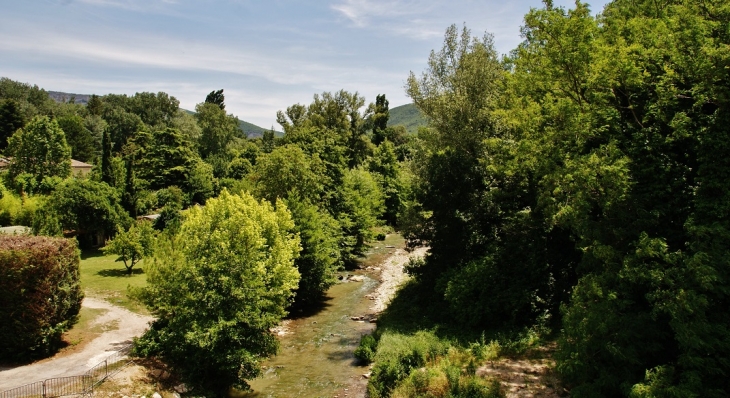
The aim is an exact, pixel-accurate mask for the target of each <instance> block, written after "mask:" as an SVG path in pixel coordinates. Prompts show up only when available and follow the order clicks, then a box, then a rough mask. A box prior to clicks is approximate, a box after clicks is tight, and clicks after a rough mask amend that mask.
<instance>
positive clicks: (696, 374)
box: [406, 0, 730, 397]
mask: <svg viewBox="0 0 730 398" xmlns="http://www.w3.org/2000/svg"><path fill="white" fill-rule="evenodd" d="M729 17H730V13H728V6H727V5H726V4H724V3H721V2H693V1H681V0H676V1H667V2H660V3H657V2H649V1H646V2H644V1H639V2H636V1H622V0H616V1H613V2H611V3H609V4H608V5H607V6H606V8H605V9H604V11H603V13H602V14H600V15H599V16H597V17H594V16H592V15H591V13H590V11H589V9H588V7H587V5H585V4H582V3H577V4H576V6H575V8H574V9H571V10H566V9H563V8H557V7H554V6H553V5H552V2H550V1H546V2H545V7H544V8H542V9H534V10H532V11H530V13H528V14H527V15H526V17H525V25H524V27H523V30H522V33H523V37H524V39H525V40H524V42H523V43H522V44H520V46H519V47H518V48H517V49H515V50H514V51H513V52H512V53H511V54H510V56H509V57H506V58H505V59H503V60H500V59H499V58H498V57H497V55H496V52H495V51H494V49H493V46H492V43H491V38H490V37H489V36H486V37H484V38H472V37H471V34H470V33H469V31H468V30H467V29H466V28H465V29H463V30H462V31H461V32H459V31H458V30H457V29H456V27H452V28H450V29H449V30H448V31H447V34H446V39H445V42H444V47H443V49H442V50H440V51H438V52H433V53H432V54H431V57H430V58H429V66H428V69H427V70H426V72H425V73H424V74H423V75H422V76H421V77H417V76H416V75H411V77H410V78H409V80H408V84H407V91H408V94H409V95H410V96H411V97H412V98H413V100H414V103H415V105H416V106H417V107H418V108H419V109H420V110H421V111H422V112H423V113H424V114H425V115H426V116H427V117H428V118H429V120H430V122H431V127H430V128H429V129H428V130H424V131H422V132H421V133H420V134H419V138H420V139H421V140H420V143H419V145H418V146H416V147H415V149H416V152H415V154H414V159H415V161H414V162H413V163H412V166H413V170H414V173H415V176H416V185H415V187H414V188H415V191H414V192H415V195H416V198H417V203H416V205H415V206H411V207H410V208H411V210H412V211H411V212H410V213H409V217H408V218H407V221H408V225H407V226H406V231H408V233H409V237H410V239H411V242H412V244H417V243H423V242H425V243H428V244H430V245H431V252H430V255H429V257H428V258H427V259H426V261H425V262H422V263H414V264H413V266H412V267H410V272H411V273H412V274H413V275H415V276H416V281H417V283H418V284H419V286H420V289H418V290H419V291H420V292H421V293H419V294H420V295H421V296H422V300H424V304H423V305H425V306H427V307H428V306H432V307H434V308H443V307H447V308H449V309H450V312H449V315H448V316H446V317H444V318H445V319H446V320H448V322H454V323H456V324H459V325H464V326H470V327H472V328H475V329H477V330H479V329H488V330H494V329H495V328H497V329H511V328H521V327H530V326H533V325H546V326H552V327H553V328H554V329H555V330H561V333H560V334H559V349H558V354H557V359H558V370H559V371H560V373H561V374H562V376H563V377H564V381H565V382H566V385H567V386H568V387H570V388H571V394H572V395H573V396H576V397H583V396H585V397H595V396H629V395H631V396H637V397H638V396H646V397H649V396H686V397H690V396H708V397H712V396H718V397H719V396H724V395H727V392H728V391H730V384H728V382H727V378H725V377H723V376H721V375H724V374H726V373H727V372H728V371H730V364H728V362H727V361H726V360H725V359H724V358H727V356H728V349H730V348H729V347H730V344H728V341H730V335H728V332H727V331H728V330H729V327H730V318H728V316H727V314H728V312H727V309H726V306H727V301H728V296H727V291H728V289H727V280H728V279H727V278H728V275H727V268H728V267H727V258H728V254H727V253H728V252H727V247H726V245H724V244H721V243H720V242H722V241H724V240H726V238H727V236H728V235H727V228H728V225H727V219H728V215H727V205H726V203H727V192H726V191H727V190H726V189H725V188H724V185H725V184H724V183H723V181H726V177H725V176H726V175H727V173H728V164H727V161H726V159H728V156H727V155H728V153H727V150H728V146H727V142H728V140H727V138H728V137H727V128H726V125H727V121H726V118H727V114H728V113H727V107H728V102H727V99H728V98H730V96H728V87H729V86H728V82H729V81H730V79H728V77H730V76H728V70H730V69H729V68H728V65H730V52H728V48H729V47H728V40H730V36H729V35H728V32H727V29H726V27H727V25H728V22H730V20H729V19H728V18H729ZM424 292H425V293H424Z"/></svg>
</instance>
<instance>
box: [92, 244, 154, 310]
mask: <svg viewBox="0 0 730 398" xmlns="http://www.w3.org/2000/svg"><path fill="white" fill-rule="evenodd" d="M116 259H117V256H116V255H104V253H102V252H101V251H99V250H86V251H83V252H81V265H80V268H81V287H82V288H83V289H84V293H85V294H86V295H87V296H91V297H99V298H103V299H105V300H107V301H109V302H110V303H112V304H115V305H119V306H122V307H124V308H127V309H128V310H130V311H134V312H137V313H140V314H147V313H148V312H147V310H146V309H145V308H144V306H143V305H142V304H140V303H137V302H135V301H133V300H132V299H130V297H129V291H128V288H129V287H143V286H146V285H147V276H146V275H145V274H144V272H143V269H144V261H142V263H141V264H139V265H135V266H134V272H133V273H132V275H128V274H127V271H126V269H125V268H124V264H122V263H121V262H116V261H114V260H116Z"/></svg>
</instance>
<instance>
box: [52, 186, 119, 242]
mask: <svg viewBox="0 0 730 398" xmlns="http://www.w3.org/2000/svg"><path fill="white" fill-rule="evenodd" d="M48 206H49V207H50V208H51V209H53V212H54V213H55V215H56V217H57V218H58V220H59V222H60V224H61V227H62V228H63V229H64V230H72V231H76V233H77V234H79V235H81V237H82V238H84V239H83V241H82V243H83V244H84V245H89V244H94V243H96V242H97V239H98V238H99V237H101V238H102V239H105V238H106V237H107V236H109V235H111V234H112V233H114V232H115V231H116V230H117V227H119V226H123V227H126V226H127V225H129V223H130V221H131V220H130V218H129V215H127V213H126V212H125V211H124V209H123V208H122V206H121V204H120V199H119V193H118V192H117V190H116V189H114V188H112V187H110V186H109V185H107V184H105V183H103V182H96V181H93V180H90V179H75V178H73V179H68V180H66V181H64V182H63V183H61V184H60V185H59V186H58V187H57V188H56V190H55V191H54V192H53V193H52V194H51V197H50V199H49V201H48Z"/></svg>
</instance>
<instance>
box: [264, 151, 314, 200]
mask: <svg viewBox="0 0 730 398" xmlns="http://www.w3.org/2000/svg"><path fill="white" fill-rule="evenodd" d="M323 172H324V167H323V164H322V162H321V161H320V160H319V158H318V157H317V156H313V157H308V156H307V155H306V154H305V153H304V151H302V150H301V149H300V148H299V147H298V146H296V145H285V146H282V147H278V148H276V149H275V150H274V151H273V152H271V153H270V154H268V155H263V156H260V157H259V158H258V161H257V162H256V166H254V169H253V172H252V173H251V175H250V178H251V180H252V181H253V182H254V184H255V186H256V188H255V192H256V195H257V196H259V197H261V198H265V199H266V200H268V201H270V202H272V203H274V202H275V201H276V200H277V199H286V198H287V197H289V195H290V194H296V195H298V196H299V197H301V198H303V199H306V200H308V201H311V202H312V203H318V202H319V201H320V200H321V198H322V195H323V193H324V192H323V188H324V181H323V180H324V179H325V178H324V177H323V176H322V174H323Z"/></svg>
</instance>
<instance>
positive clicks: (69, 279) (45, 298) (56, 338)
mask: <svg viewBox="0 0 730 398" xmlns="http://www.w3.org/2000/svg"><path fill="white" fill-rule="evenodd" d="M82 299H83V294H82V292H81V286H80V283H79V252H78V250H77V248H76V243H75V241H73V240H67V239H60V238H47V237H35V236H9V235H8V236H5V235H0V319H2V322H0V357H2V358H8V359H18V360H21V359H31V358H37V357H41V356H45V355H48V354H50V353H52V352H53V350H55V349H57V348H58V345H59V343H60V338H61V334H62V333H63V332H64V331H65V330H67V329H68V328H69V327H70V326H71V325H72V324H73V323H74V322H75V321H76V317H77V315H78V313H79V310H80V308H81V300H82Z"/></svg>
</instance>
